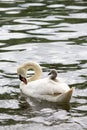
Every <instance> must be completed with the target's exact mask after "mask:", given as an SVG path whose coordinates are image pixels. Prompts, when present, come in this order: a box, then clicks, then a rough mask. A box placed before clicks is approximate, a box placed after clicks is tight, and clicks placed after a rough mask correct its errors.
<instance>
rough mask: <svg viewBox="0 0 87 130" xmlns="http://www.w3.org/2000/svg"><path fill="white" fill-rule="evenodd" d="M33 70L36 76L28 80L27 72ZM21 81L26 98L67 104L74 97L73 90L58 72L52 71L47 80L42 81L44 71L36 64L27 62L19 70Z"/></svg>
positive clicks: (21, 87)
mask: <svg viewBox="0 0 87 130" xmlns="http://www.w3.org/2000/svg"><path fill="white" fill-rule="evenodd" d="M28 69H33V70H34V71H35V74H34V75H33V76H31V77H30V78H27V70H28ZM17 73H18V75H19V79H20V80H21V84H20V89H21V91H22V93H24V94H25V95H26V96H29V97H33V98H37V99H39V100H47V101H50V102H59V103H66V102H69V101H70V99H71V96H72V92H73V88H69V86H68V85H67V84H66V83H64V82H63V81H62V80H60V79H59V78H58V77H57V72H56V70H52V71H51V72H50V73H49V76H48V77H47V78H43V79H41V74H42V69H41V67H40V65H39V64H37V63H36V62H32V61H30V62H27V63H24V64H23V65H21V66H20V67H19V68H18V69H17Z"/></svg>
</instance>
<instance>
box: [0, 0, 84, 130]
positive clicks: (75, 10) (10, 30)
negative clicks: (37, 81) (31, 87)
mask: <svg viewBox="0 0 87 130" xmlns="http://www.w3.org/2000/svg"><path fill="white" fill-rule="evenodd" d="M86 42H87V2H86V0H80V1H79V0H70V1H67V0H62V1H61V0H59V1H56V0H55V1H54V0H49V1H48V0H36V1H34V0H1V1H0V130H4V129H6V130H17V129H19V130H25V129H26V130H27V129H29V130H37V129H38V130H39V129H40V130H44V129H45V130H54V129H60V130H71V129H73V130H76V129H77V130H86V129H87V87H86V86H87V43H86ZM29 60H33V61H36V62H38V63H39V64H40V65H41V67H42V69H43V77H46V76H47V74H48V72H49V71H50V70H51V69H53V68H55V69H57V71H58V72H59V76H60V77H62V78H64V80H65V81H66V83H67V84H69V86H70V87H73V86H74V87H75V91H74V93H73V97H72V99H71V102H70V104H68V105H66V104H64V105H62V106H60V105H58V104H50V103H47V102H41V103H40V104H39V103H37V104H36V105H35V106H33V107H31V106H30V105H29V104H28V103H27V101H26V100H25V98H24V97H22V96H21V95H20V90H19V80H18V77H17V73H16V70H17V67H18V66H19V65H20V64H22V63H24V62H26V61H29ZM32 73H33V72H32V71H31V73H30V74H32Z"/></svg>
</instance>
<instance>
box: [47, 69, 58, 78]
mask: <svg viewBox="0 0 87 130" xmlns="http://www.w3.org/2000/svg"><path fill="white" fill-rule="evenodd" d="M48 75H50V79H52V80H55V79H56V77H57V71H56V70H55V69H53V70H51V71H50V73H49V74H48Z"/></svg>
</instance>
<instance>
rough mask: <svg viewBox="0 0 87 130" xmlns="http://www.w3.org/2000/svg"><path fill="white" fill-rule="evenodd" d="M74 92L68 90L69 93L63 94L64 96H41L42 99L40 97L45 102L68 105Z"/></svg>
mask: <svg viewBox="0 0 87 130" xmlns="http://www.w3.org/2000/svg"><path fill="white" fill-rule="evenodd" d="M72 92H73V88H71V89H70V90H68V91H67V92H65V93H63V94H57V93H56V94H52V95H51V94H50V95H49V94H48V95H41V97H38V98H40V99H43V100H47V101H50V102H58V103H68V102H69V101H70V99H71V96H72Z"/></svg>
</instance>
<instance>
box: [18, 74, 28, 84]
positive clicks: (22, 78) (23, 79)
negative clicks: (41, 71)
mask: <svg viewBox="0 0 87 130" xmlns="http://www.w3.org/2000/svg"><path fill="white" fill-rule="evenodd" d="M19 79H20V80H21V81H22V82H24V83H25V84H27V79H26V78H25V77H22V76H21V75H19Z"/></svg>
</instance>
